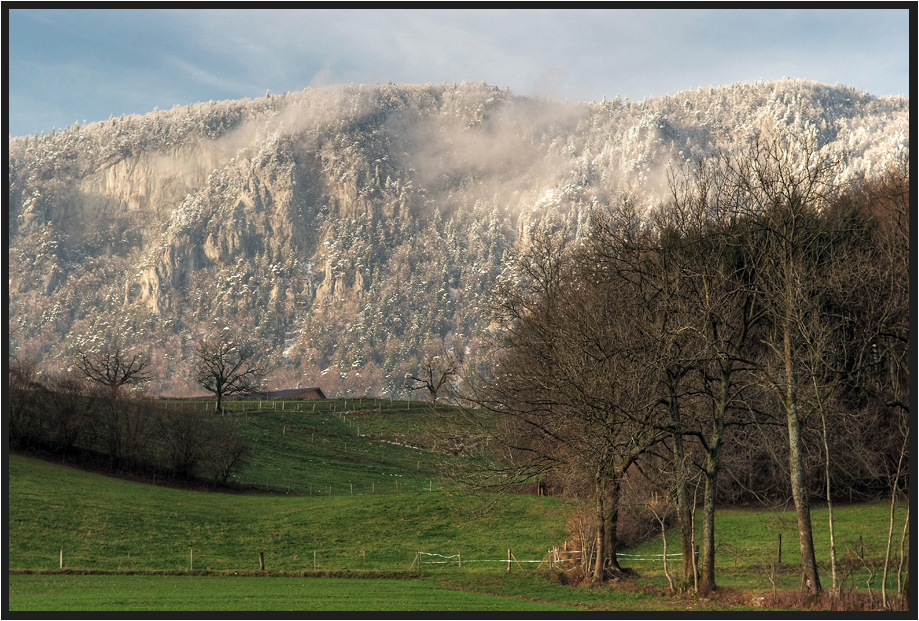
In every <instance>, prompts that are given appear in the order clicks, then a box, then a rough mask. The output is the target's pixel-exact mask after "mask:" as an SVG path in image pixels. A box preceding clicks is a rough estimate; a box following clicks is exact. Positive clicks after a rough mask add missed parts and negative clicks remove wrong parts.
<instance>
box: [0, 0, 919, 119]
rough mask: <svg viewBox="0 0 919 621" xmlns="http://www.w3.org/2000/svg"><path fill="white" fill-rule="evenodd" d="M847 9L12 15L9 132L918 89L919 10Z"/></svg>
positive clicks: (120, 11) (184, 11) (70, 11)
mask: <svg viewBox="0 0 919 621" xmlns="http://www.w3.org/2000/svg"><path fill="white" fill-rule="evenodd" d="M785 6H789V5H785ZM839 6H841V5H839V4H835V3H833V7H834V8H822V9H807V10H805V9H755V10H753V9H679V10H676V9H648V8H644V9H642V8H633V9H539V10H537V9H489V10H482V9H475V10H473V9H248V10H245V9H240V10H229V9H194V10H192V9H159V10H154V9H104V10H103V9H98V10H97V9H92V10H90V9H61V10H58V9H6V11H7V12H8V29H9V30H8V37H7V68H8V74H7V75H8V84H7V86H8V91H7V97H8V100H7V101H8V104H9V105H8V108H7V109H8V115H7V123H8V134H9V135H11V136H22V135H27V134H34V133H40V132H43V131H44V132H47V131H50V130H51V129H52V128H61V127H67V126H71V125H73V124H74V122H80V123H82V122H83V121H86V122H90V123H91V122H94V121H102V120H106V119H108V118H109V117H110V116H111V115H114V116H120V115H122V114H145V113H147V112H150V111H152V110H153V109H154V108H160V109H170V108H172V107H174V106H176V105H188V104H193V103H196V102H200V101H210V100H214V101H218V100H224V99H242V98H244V97H250V98H254V97H262V96H264V95H265V93H266V92H268V91H271V92H272V93H281V92H282V91H300V90H303V89H304V88H307V87H309V88H317V87H322V86H327V85H331V84H342V83H344V84H375V83H386V82H394V83H396V84H420V83H438V84H440V83H453V82H465V81H472V82H487V83H488V84H490V85H493V86H498V87H501V88H505V87H506V88H509V89H510V90H511V91H512V92H513V93H515V94H518V95H532V96H540V97H552V98H556V99H569V100H578V101H600V100H602V99H603V98H604V97H606V98H608V99H612V98H614V97H615V96H617V95H619V96H620V97H622V98H623V99H624V98H626V97H628V98H629V99H631V100H633V101H641V100H642V99H644V98H646V97H655V96H661V95H666V94H671V95H672V94H675V93H677V92H679V91H683V90H690V89H696V88H700V87H705V86H721V85H725V84H731V83H733V82H752V81H756V80H766V81H770V80H778V79H781V78H783V77H788V78H805V79H809V80H815V81H818V82H823V83H828V84H835V83H840V84H845V85H847V86H852V87H855V88H857V89H859V90H862V91H867V92H868V93H870V94H872V95H876V96H883V95H897V94H900V95H906V96H909V95H910V78H909V75H910V72H909V60H910V38H909V30H910V22H911V21H912V19H913V17H914V15H915V13H914V12H913V11H910V10H909V9H908V8H901V9H889V8H879V9H864V8H862V9H840V8H836V7H839Z"/></svg>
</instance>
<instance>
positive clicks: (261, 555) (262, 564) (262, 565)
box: [258, 552, 265, 571]
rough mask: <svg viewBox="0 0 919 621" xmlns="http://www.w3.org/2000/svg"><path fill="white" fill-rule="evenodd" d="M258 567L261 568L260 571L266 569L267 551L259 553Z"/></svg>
mask: <svg viewBox="0 0 919 621" xmlns="http://www.w3.org/2000/svg"><path fill="white" fill-rule="evenodd" d="M258 568H259V571H265V553H264V552H259V553H258Z"/></svg>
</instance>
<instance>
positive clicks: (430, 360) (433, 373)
mask: <svg viewBox="0 0 919 621" xmlns="http://www.w3.org/2000/svg"><path fill="white" fill-rule="evenodd" d="M422 356H423V360H422V361H421V365H420V368H419V369H418V372H417V373H415V374H413V373H407V374H406V376H405V386H406V388H408V389H409V390H411V391H415V390H426V391H427V392H428V396H429V397H430V398H431V403H432V404H434V405H437V398H438V397H439V396H440V395H441V394H442V393H443V392H444V391H449V390H450V389H451V388H452V383H453V382H454V381H455V380H456V378H458V377H459V372H460V367H461V360H460V357H459V356H458V355H457V352H456V351H455V349H454V350H452V351H448V350H447V342H446V340H445V339H432V340H431V341H429V342H428V343H427V344H426V345H425V346H424V348H423V352H422Z"/></svg>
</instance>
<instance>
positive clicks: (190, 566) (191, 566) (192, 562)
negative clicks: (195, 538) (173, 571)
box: [188, 548, 195, 571]
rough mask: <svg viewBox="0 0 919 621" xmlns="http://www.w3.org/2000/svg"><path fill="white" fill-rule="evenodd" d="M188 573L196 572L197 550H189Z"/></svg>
mask: <svg viewBox="0 0 919 621" xmlns="http://www.w3.org/2000/svg"><path fill="white" fill-rule="evenodd" d="M188 571H195V550H194V548H188Z"/></svg>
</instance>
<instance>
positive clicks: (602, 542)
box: [590, 473, 622, 582]
mask: <svg viewBox="0 0 919 621" xmlns="http://www.w3.org/2000/svg"><path fill="white" fill-rule="evenodd" d="M621 487H622V475H621V474H619V473H617V474H614V475H613V476H611V477H607V476H605V475H600V474H597V503H596V507H597V546H596V547H597V556H596V558H595V559H594V566H593V571H592V573H591V578H590V579H591V581H592V582H603V581H604V580H606V578H607V577H608V576H609V575H610V573H611V572H612V571H619V570H621V569H622V568H621V567H620V566H619V560H618V559H617V558H616V548H617V546H618V544H619V539H618V536H617V530H618V528H619V494H620V491H621Z"/></svg>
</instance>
